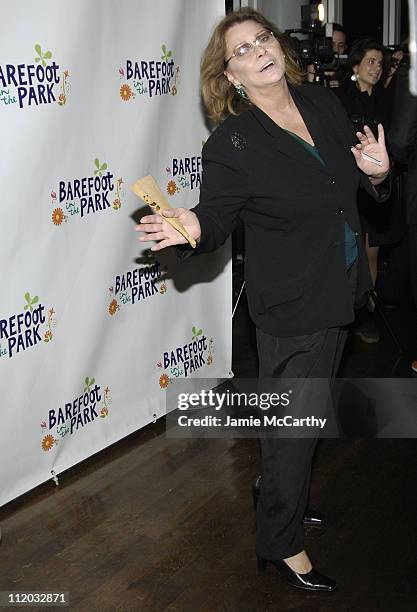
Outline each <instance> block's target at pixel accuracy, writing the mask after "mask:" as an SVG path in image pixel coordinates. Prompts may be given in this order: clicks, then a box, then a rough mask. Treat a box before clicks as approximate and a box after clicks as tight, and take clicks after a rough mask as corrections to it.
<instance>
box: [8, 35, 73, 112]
mask: <svg viewBox="0 0 417 612" xmlns="http://www.w3.org/2000/svg"><path fill="white" fill-rule="evenodd" d="M34 50H35V52H36V56H35V57H34V58H33V61H32V62H30V63H27V64H25V63H22V64H12V63H10V64H9V63H7V64H0V106H2V105H3V106H17V107H19V108H28V107H36V106H42V105H45V104H58V106H65V104H66V103H67V97H68V93H69V91H70V78H69V77H70V75H69V71H68V70H67V69H63V68H62V67H61V66H60V65H59V64H58V63H57V62H56V61H55V59H53V55H52V51H49V50H44V49H43V48H42V47H41V45H40V44H39V43H36V45H35V46H34Z"/></svg>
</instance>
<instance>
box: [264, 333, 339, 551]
mask: <svg viewBox="0 0 417 612" xmlns="http://www.w3.org/2000/svg"><path fill="white" fill-rule="evenodd" d="M346 336H347V331H346V330H345V329H343V328H339V327H335V328H329V329H324V330H321V331H318V332H316V333H314V334H310V335H306V336H295V337H291V338H277V337H275V336H270V335H269V334H266V333H265V332H263V331H261V330H260V329H257V345H258V357H259V378H275V377H281V378H308V377H310V378H333V377H334V376H336V373H337V369H338V366H339V363H340V359H341V356H342V352H343V347H344V344H345V341H346ZM260 444H261V453H262V480H261V490H260V496H259V501H258V505H257V513H256V552H257V554H258V555H259V556H260V557H263V558H264V559H284V558H287V557H291V556H293V555H296V554H297V553H299V552H301V551H302V550H303V549H304V530H303V525H302V521H303V515H304V512H305V510H306V508H307V503H308V496H309V490H310V476H311V462H312V458H313V453H314V449H315V447H316V444H317V439H316V438H295V439H294V438H262V439H261V440H260Z"/></svg>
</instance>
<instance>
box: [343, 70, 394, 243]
mask: <svg viewBox="0 0 417 612" xmlns="http://www.w3.org/2000/svg"><path fill="white" fill-rule="evenodd" d="M332 92H333V93H334V94H335V95H336V96H337V97H338V98H339V100H340V101H341V103H342V105H343V107H344V109H345V110H346V112H347V114H348V116H349V119H350V120H351V121H352V125H353V126H354V130H355V132H356V131H361V132H362V131H363V127H364V125H367V126H368V127H370V128H371V130H372V132H373V133H374V135H375V136H377V134H378V123H382V125H383V127H384V131H385V144H386V146H387V149H388V151H389V150H390V144H389V139H388V128H389V125H390V122H391V108H390V106H389V101H390V100H391V99H392V90H390V91H389V92H388V91H387V89H385V88H384V87H383V85H382V83H381V82H379V83H377V84H376V85H375V86H374V87H373V90H372V94H371V95H369V94H368V93H367V92H366V91H360V89H359V88H358V87H357V84H356V83H355V82H353V81H351V80H350V79H348V80H347V81H345V82H344V83H343V85H341V86H340V87H338V88H336V89H332ZM398 174H399V172H398V168H397V167H396V166H395V167H393V168H392V171H391V184H392V192H391V197H390V199H389V200H387V202H386V203H385V204H384V206H381V207H380V208H379V209H377V208H376V207H375V206H374V202H373V200H372V199H371V198H370V197H369V195H368V193H366V192H365V191H364V190H363V189H360V190H359V192H358V209H359V215H360V219H361V227H362V232H363V234H368V240H369V245H370V246H381V245H387V244H394V243H396V242H399V241H400V240H401V238H402V237H403V235H404V224H403V219H402V214H401V186H400V182H399V178H398Z"/></svg>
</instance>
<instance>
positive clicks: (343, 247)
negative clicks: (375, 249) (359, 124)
mask: <svg viewBox="0 0 417 612" xmlns="http://www.w3.org/2000/svg"><path fill="white" fill-rule="evenodd" d="M201 75H202V95H203V99H204V102H205V105H206V108H207V110H208V112H209V115H210V117H211V118H212V120H213V121H215V122H216V123H218V124H220V125H219V127H218V128H217V129H216V130H215V131H214V132H213V133H212V134H211V136H210V138H209V139H208V140H207V142H206V143H205V145H204V147H203V153H202V157H203V181H202V186H201V192H200V202H199V204H198V206H197V207H195V208H194V209H193V210H186V209H183V208H178V209H173V210H171V211H167V212H166V216H167V217H170V216H171V217H177V218H178V219H180V221H181V222H182V223H183V225H184V226H185V228H186V229H187V231H188V232H189V234H190V235H191V236H192V237H193V238H194V239H195V240H197V241H198V247H197V249H196V251H195V253H196V254H197V253H198V252H202V253H203V252H207V251H212V250H214V249H216V248H217V247H219V246H220V245H221V244H223V242H224V241H225V240H226V238H227V237H228V236H229V235H230V234H231V232H232V231H233V229H234V227H235V224H236V220H237V218H238V216H239V215H240V218H241V219H242V221H243V223H244V225H245V232H246V266H245V268H246V269H245V279H246V292H247V298H248V304H249V311H250V315H251V317H252V319H253V321H254V323H255V325H256V328H257V344H258V355H259V376H260V377H261V378H262V377H263V378H272V377H278V376H279V377H292V378H298V377H300V378H301V377H302V378H305V377H309V376H310V377H324V378H330V377H331V376H332V375H333V374H334V373H335V370H336V368H337V364H338V360H339V358H340V354H341V349H342V347H343V342H344V332H343V331H342V330H341V327H342V326H344V325H346V324H347V323H349V322H350V321H352V319H353V297H352V283H353V279H355V281H354V285H355V287H354V291H355V293H356V295H357V296H358V297H359V296H360V295H361V294H363V293H364V291H366V290H367V289H368V288H369V286H370V282H369V272H368V270H367V266H366V262H365V266H364V265H363V254H362V247H361V242H360V241H357V243H356V236H357V235H358V234H359V231H360V228H359V219H358V216H357V212H356V191H357V187H358V185H359V182H360V181H361V182H362V183H363V184H364V185H365V186H366V188H367V189H368V190H369V192H371V193H373V194H374V195H375V197H376V198H378V197H379V196H378V195H377V192H376V190H375V188H374V187H373V185H372V184H371V182H372V183H373V184H374V185H377V184H379V183H382V181H383V180H384V179H385V177H386V176H387V172H388V157H387V153H386V150H385V147H384V136H383V130H382V127H381V128H380V129H379V134H378V140H376V139H375V138H374V137H373V135H372V133H371V131H370V130H369V129H368V128H365V133H364V134H360V135H359V140H360V142H359V143H358V144H357V145H356V146H355V147H353V146H352V145H353V144H354V142H355V140H356V138H355V134H354V132H353V131H352V129H351V125H350V123H349V121H348V119H347V117H346V115H345V114H344V112H343V109H341V107H340V105H339V103H338V101H337V99H336V98H335V97H334V96H333V94H332V93H330V92H327V91H326V90H325V89H322V88H320V87H316V86H313V85H306V86H302V85H301V83H302V75H301V74H300V72H299V70H298V67H297V64H296V62H295V60H294V58H293V55H292V51H291V46H290V45H289V44H288V43H287V42H286V39H285V38H284V37H283V36H282V35H281V34H280V32H279V31H278V30H277V28H276V27H275V26H274V25H273V24H271V23H270V22H269V21H268V20H267V19H265V18H264V17H263V16H262V15H261V14H260V13H258V12H256V11H253V10H251V9H248V8H245V9H241V10H240V11H237V12H234V13H229V14H228V15H227V16H226V17H225V18H224V19H223V20H222V21H221V22H220V23H219V25H218V26H217V27H216V28H215V30H214V33H213V35H212V37H211V39H210V42H209V44H208V46H207V48H206V50H205V53H204V56H203V60H202V66H201ZM363 154H367V155H370V156H371V157H373V158H374V159H378V160H380V161H381V166H379V165H375V163H373V162H372V161H370V158H369V157H366V158H365V157H364V155H363ZM355 162H356V163H355ZM358 167H359V169H360V170H358ZM366 174H368V175H369V177H370V179H368V178H367V177H366V176H365V175H366ZM137 229H138V231H140V232H143V233H144V234H145V235H143V236H142V237H141V238H139V240H141V241H143V242H146V241H149V240H155V241H157V242H158V244H156V245H155V246H153V247H152V250H153V251H158V250H160V249H162V248H165V247H167V246H171V245H180V244H184V243H185V240H184V239H183V238H182V236H180V235H179V234H178V233H177V232H176V231H175V230H173V229H172V227H171V226H170V225H169V224H168V223H167V222H166V221H165V220H164V219H162V218H160V217H158V216H156V215H149V216H146V217H143V218H142V220H141V223H140V225H139V226H138V227H137ZM346 238H347V239H346ZM185 250H186V251H189V252H190V251H191V248H188V246H185ZM347 268H349V271H348V270H347ZM349 275H350V282H349ZM315 443H316V441H315V440H313V439H296V440H295V439H291V440H284V439H277V438H274V439H271V438H269V439H268V438H265V439H262V440H261V447H262V470H263V473H262V483H261V491H260V498H259V502H258V504H257V536H256V551H257V555H258V563H259V568H260V569H264V568H265V566H266V564H267V563H268V562H269V563H272V564H274V565H275V566H276V568H277V569H278V570H279V571H280V573H282V574H283V575H284V576H285V577H286V578H287V580H288V582H290V584H292V585H294V586H297V587H299V588H302V589H307V590H326V591H331V590H333V589H334V587H335V582H334V581H333V580H331V579H330V578H328V577H326V576H323V575H322V574H320V573H319V572H317V571H316V570H314V569H313V567H312V564H311V562H310V559H309V557H308V555H307V553H306V551H305V550H304V533H303V526H302V520H303V514H304V511H305V509H306V505H307V498H308V490H309V481H310V469H311V459H312V455H313V452H314V448H315Z"/></svg>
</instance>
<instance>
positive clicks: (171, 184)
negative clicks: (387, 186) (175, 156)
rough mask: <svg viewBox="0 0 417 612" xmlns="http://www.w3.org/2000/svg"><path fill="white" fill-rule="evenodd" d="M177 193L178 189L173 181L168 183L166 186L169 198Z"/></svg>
mask: <svg viewBox="0 0 417 612" xmlns="http://www.w3.org/2000/svg"><path fill="white" fill-rule="evenodd" d="M177 191H178V187H177V184H176V182H175V181H169V182H168V185H167V192H168V194H169V195H170V196H172V195H175V194H176V193H177Z"/></svg>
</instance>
